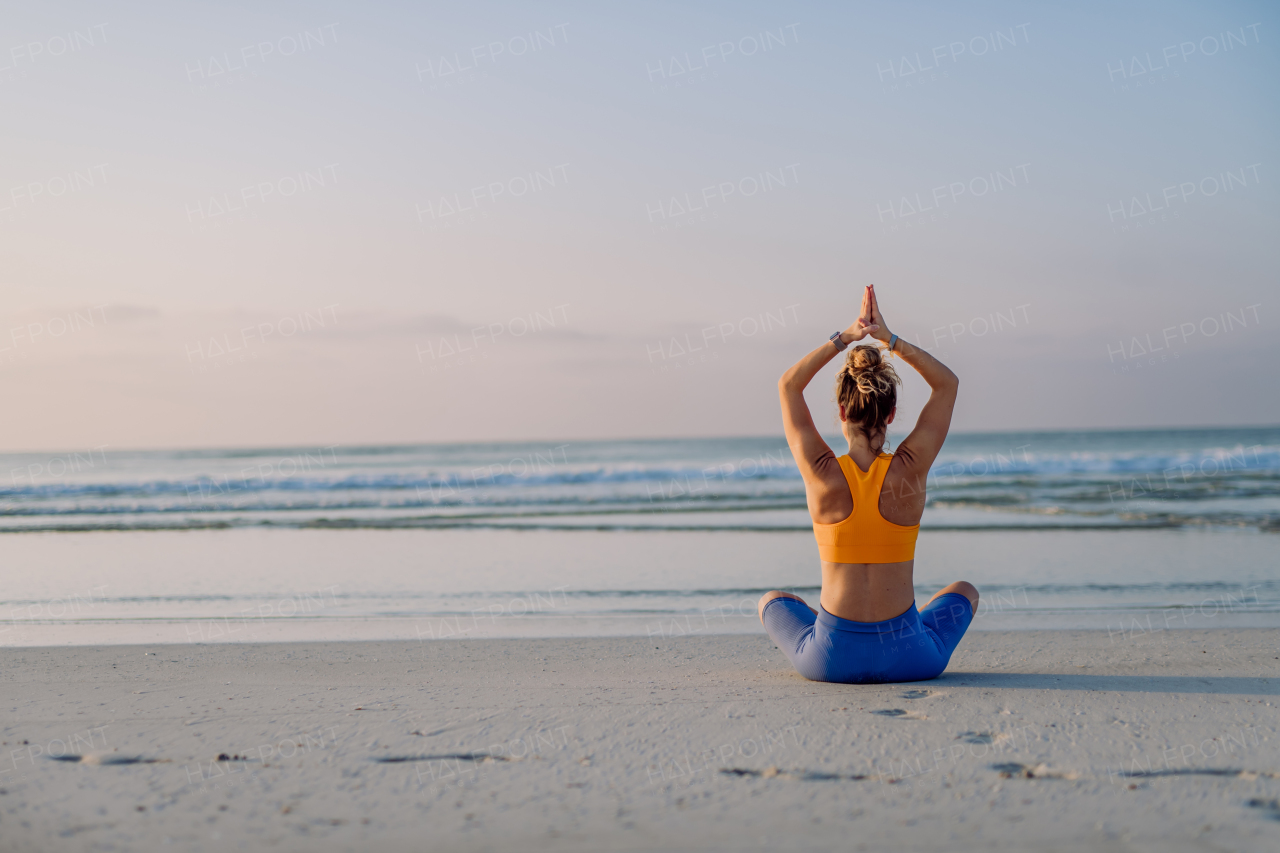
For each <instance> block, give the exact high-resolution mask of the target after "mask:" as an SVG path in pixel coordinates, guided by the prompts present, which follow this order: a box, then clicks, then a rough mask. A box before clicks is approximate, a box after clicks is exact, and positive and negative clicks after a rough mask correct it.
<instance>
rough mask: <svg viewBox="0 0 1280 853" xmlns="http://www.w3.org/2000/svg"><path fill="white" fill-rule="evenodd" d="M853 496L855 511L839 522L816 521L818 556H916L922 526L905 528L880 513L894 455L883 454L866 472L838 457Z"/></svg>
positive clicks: (890, 559) (884, 559)
mask: <svg viewBox="0 0 1280 853" xmlns="http://www.w3.org/2000/svg"><path fill="white" fill-rule="evenodd" d="M837 461H838V462H839V463H840V470H841V471H843V472H844V478H845V480H847V481H848V483H849V494H850V495H851V496H852V497H853V512H851V513H849V517H848V518H846V519H845V520H844V521H838V522H836V523H835V524H818V523H817V522H816V521H815V522H814V523H813V535H814V538H816V539H817V540H818V556H819V557H821V558H822V559H823V560H825V561H827V562H829V563H901V562H903V561H905V560H913V559H915V556H916V536H917V535H919V533H920V525H919V524H913V525H912V526H910V527H903V526H902V525H901V524H894V523H893V522H891V521H885V519H884V516H882V515H880V488H881V487H882V486H883V485H884V477H885V475H886V474H888V473H889V463H890V462H892V461H893V454H891V453H881V454H880V455H879V456H877V457H876V459H875V461H874V462H872V463H871V467H870V468H868V469H867V471H866V473H863V472H862V471H861V470H859V469H858V465H857V463H856V462H854V461H853V459H851V458H850V457H848V456H841V457H839V459H838V460H837Z"/></svg>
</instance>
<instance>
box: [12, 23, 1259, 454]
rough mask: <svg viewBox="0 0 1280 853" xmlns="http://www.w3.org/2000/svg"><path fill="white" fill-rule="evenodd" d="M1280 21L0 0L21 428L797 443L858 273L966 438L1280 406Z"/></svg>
mask: <svg viewBox="0 0 1280 853" xmlns="http://www.w3.org/2000/svg"><path fill="white" fill-rule="evenodd" d="M268 6H269V8H267V7H268ZM1277 45H1280V14H1278V13H1277V7H1276V6H1275V5H1274V4H1269V3H1261V2H1224V3H1213V4H1208V3H1199V4H1194V3H1178V2H1138V3H1126V4H1116V3H1079V4H1071V5H1070V7H1054V6H1051V5H1049V4H1044V5H1040V4H1026V3H965V4H944V3H893V4H886V3H835V2H830V3H797V2H787V3H745V2H732V3H729V2H726V3H710V2H707V3H694V4H685V3H679V4H678V3H657V2H652V3H649V2H647V3H643V4H641V3H632V4H600V3H588V2H584V3H539V4H529V3H474V4H460V3H448V4H445V3H414V4H409V3H391V2H358V3H357V2H349V3H341V2H308V3H272V4H261V3H189V2H177V3H172V4H161V5H157V4H153V3H76V2H67V3H59V4H56V6H55V5H52V4H43V3H34V2H32V3H12V4H9V5H8V6H7V9H6V15H5V17H4V20H3V21H0V103H2V104H3V110H4V114H5V116H6V121H5V122H4V123H3V127H2V128H0V150H2V151H3V156H2V157H0V253H2V254H0V388H2V389H3V399H4V401H5V403H6V405H5V417H4V418H3V419H0V450H44V449H69V448H79V447H100V446H103V445H107V446H111V447H115V448H126V447H132V448H145V447H231V446H273V445H303V444H315V445H322V446H323V445H328V444H335V443H336V444H342V445H359V444H382V443H418V442H447V441H520V440H529V439H539V440H540V439H552V440H553V439H561V438H563V439H587V438H630V437H662V436H718V435H773V434H777V433H780V431H781V421H780V416H779V413H778V404H777V394H776V388H775V383H776V380H777V378H778V376H780V375H781V374H782V372H783V371H784V370H786V368H787V367H789V366H790V365H791V364H792V363H793V362H794V361H796V360H798V359H799V358H800V357H801V356H803V355H804V354H805V353H806V352H808V351H809V350H810V349H812V348H813V347H815V346H817V345H818V344H820V343H821V342H822V341H823V340H824V339H825V338H827V337H828V336H829V335H830V334H831V333H832V332H834V331H836V330H838V329H843V328H844V327H846V326H848V325H849V324H850V323H852V322H853V321H854V320H855V319H856V318H857V313H858V306H859V301H860V298H861V289H862V287H863V285H865V284H867V283H872V282H873V283H875V284H876V288H877V292H878V293H879V295H880V301H881V308H882V310H883V313H884V316H885V320H886V323H887V324H888V325H889V327H890V328H891V329H892V330H893V331H894V332H896V333H898V334H900V335H902V336H903V337H905V338H907V339H908V340H910V341H912V342H915V343H918V344H920V345H922V346H924V347H926V348H927V349H928V350H929V351H930V352H932V353H933V354H934V355H935V356H937V357H938V358H939V359H941V360H942V361H943V362H944V363H946V364H948V365H949V366H950V367H951V368H952V369H953V370H955V372H956V373H957V374H958V375H959V376H960V378H961V394H960V400H959V403H958V405H957V409H956V414H955V420H954V423H953V428H954V429H956V430H971V431H998V430H1025V429H1075V428H1139V427H1177V426H1204V425H1246V424H1247V425H1259V424H1275V423H1280V379H1278V378H1277V376H1278V375H1280V372H1278V371H1277V369H1276V368H1277V365H1280V348H1278V346H1277V328H1278V327H1280V315H1278V314H1277V307H1280V306H1278V305H1277V298H1276V297H1277V296H1278V295H1280V289H1278V287H1277V272H1278V269H1280V264H1278V258H1277V252H1278V251H1280V240H1277V239H1276V235H1277V233H1278V232H1280V229H1278V228H1277V225H1278V224H1280V223H1278V222H1277V218H1278V217H1277V190H1276V188H1277V175H1276V171H1275V170H1276V168H1277V163H1278V162H1280V158H1278V157H1277V145H1278V144H1280V133H1277V130H1278V129H1280V128H1277V117H1278V109H1277V108H1278V99H1277V89H1278V87H1280V62H1278V54H1277ZM836 366H837V363H836V362H833V363H832V364H831V365H830V366H829V367H828V368H827V369H826V370H825V371H824V372H823V373H821V374H820V375H819V377H818V378H817V379H816V380H815V381H814V383H813V385H812V386H811V387H810V389H809V391H808V399H809V401H810V405H811V407H812V408H813V409H814V413H815V419H816V420H817V421H818V423H819V426H820V427H822V428H824V429H831V430H832V431H833V432H834V431H835V430H834V425H835V415H834V407H833V404H832V402H831V398H832V389H831V382H832V378H833V376H834V372H835V369H836ZM901 367H902V372H903V374H904V379H905V387H904V392H903V397H902V411H901V412H900V413H899V422H900V423H909V422H910V421H911V420H913V419H914V417H915V414H916V413H917V412H918V410H919V407H920V406H921V405H922V404H923V402H924V400H925V399H926V398H927V387H926V386H925V385H924V383H923V382H922V381H921V380H920V379H919V378H918V377H917V376H915V375H913V372H912V371H911V369H910V368H909V367H907V366H905V365H901Z"/></svg>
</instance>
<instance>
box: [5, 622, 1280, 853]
mask: <svg viewBox="0 0 1280 853" xmlns="http://www.w3.org/2000/svg"><path fill="white" fill-rule="evenodd" d="M0 661H3V668H2V671H3V684H4V687H3V701H2V702H0V714H2V715H3V717H2V719H0V741H3V744H2V745H0V789H2V793H0V849H3V850H5V851H28V850H30V851H35V850H41V851H48V850H84V851H88V850H109V849H114V850H161V849H177V850H208V851H213V850H219V851H220V850H239V849H250V850H254V849H268V848H270V849H273V850H299V851H301V850H307V851H317V850H319V851H325V850H361V851H369V850H392V851H396V850H406V851H407V850H415V851H421V850H543V849H545V850H614V849H616V850H683V849H688V850H756V849H761V850H763V849H768V850H797V849H800V850H806V849H815V850H818V849H840V850H881V849H889V848H892V849H895V850H930V851H936V850H948V851H954V850H990V849H997V850H1062V851H1067V850H1079V849H1090V850H1114V851H1122V850H1152V851H1155V850H1160V851H1182V850H1258V851H1263V850H1265V851H1274V850H1276V849H1277V848H1278V847H1280V750H1278V746H1280V739H1278V738H1277V724H1278V716H1277V707H1276V706H1277V704H1280V700H1278V699H1277V692H1278V691H1277V688H1278V686H1280V681H1277V674H1278V673H1280V648H1278V644H1277V632H1276V631H1274V630H1251V629H1241V630H1235V629H1231V630H1207V631H1202V630H1169V631H1159V632H1149V633H1144V632H1131V633H1126V634H1123V635H1117V634H1115V633H1111V634H1108V633H1107V632H1105V631H1013V632H994V631H991V632H982V633H975V634H971V635H970V636H969V637H968V638H966V640H965V642H964V643H963V644H962V645H961V647H960V649H959V650H958V652H957V653H956V655H955V657H954V658H953V660H952V664H951V668H950V670H949V671H948V672H947V673H946V674H945V675H944V676H942V677H941V678H939V679H937V680H935V681H931V682H922V683H918V684H911V685H875V686H851V685H832V684H815V683H811V682H807V681H804V680H803V679H801V678H800V677H799V676H798V675H796V674H795V673H794V672H793V671H791V669H790V668H789V666H788V665H787V664H786V662H785V660H784V659H783V657H782V655H781V654H780V653H779V652H778V651H777V650H776V649H774V648H773V647H772V645H771V644H770V643H769V641H768V640H767V639H766V638H765V637H763V636H759V635H756V636H701V637H686V638H681V639H673V640H645V639H642V638H633V639H626V638H608V639H538V640H529V639H524V640H502V639H492V640H458V641H428V642H385V643H358V642H341V643H296V644H290V643H281V644H254V645H249V644H243V645H237V644H222V645H194V644H188V645H157V646H111V647H105V648H87V647H72V648H65V647H64V648H22V649H0ZM54 756H56V757H54ZM77 756H79V758H77Z"/></svg>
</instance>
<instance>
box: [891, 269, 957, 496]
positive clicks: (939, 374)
mask: <svg viewBox="0 0 1280 853" xmlns="http://www.w3.org/2000/svg"><path fill="white" fill-rule="evenodd" d="M870 292H871V314H870V316H871V322H872V326H873V328H875V330H876V331H875V332H873V333H872V337H874V338H875V339H876V340H878V341H881V342H883V343H885V344H888V343H889V341H890V340H891V339H892V337H893V335H892V333H890V331H889V328H888V326H887V325H885V322H884V317H883V316H881V314H880V306H879V304H877V302H876V291H875V285H872V286H871V288H870ZM893 351H894V353H896V354H897V355H900V356H902V360H903V361H905V362H906V363H907V364H909V365H911V366H912V367H914V368H915V369H916V372H917V373H919V374H920V375H921V376H922V377H924V381H925V382H928V383H929V387H930V388H931V389H933V392H932V393H931V394H930V395H929V402H927V403H925V404H924V409H922V410H921V412H920V417H919V418H917V419H916V428H915V429H913V430H912V431H911V434H910V435H909V436H907V437H906V438H905V439H903V441H902V442H901V443H900V444H899V445H898V450H897V453H896V454H895V455H896V456H901V457H902V459H903V461H904V462H905V463H906V464H907V466H908V471H909V472H910V473H911V474H915V475H917V476H918V477H919V478H921V481H922V482H923V478H924V477H926V476H928V473H929V468H930V467H932V465H933V460H935V459H937V458H938V453H939V452H940V451H941V450H942V443H943V442H944V441H946V440H947V431H948V430H950V429H951V412H952V410H953V409H954V408H955V405H956V392H957V391H958V389H959V388H960V379H959V378H958V377H957V376H956V375H955V374H954V373H952V372H951V370H950V369H949V368H948V367H947V366H946V365H945V364H943V363H942V362H940V361H938V360H937V359H936V358H934V357H933V356H931V355H929V353H927V352H925V351H924V350H922V349H920V348H919V347H917V346H914V345H913V344H909V343H907V342H906V341H904V340H903V339H902V338H898V340H897V342H896V343H895V344H894V347H893ZM923 492H924V490H923V489H921V490H920V493H921V494H922V495H923Z"/></svg>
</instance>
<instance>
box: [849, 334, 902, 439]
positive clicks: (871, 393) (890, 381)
mask: <svg viewBox="0 0 1280 853" xmlns="http://www.w3.org/2000/svg"><path fill="white" fill-rule="evenodd" d="M901 384H902V380H901V379H900V378H898V373H897V371H895V370H894V369H893V365H892V364H889V362H887V361H885V360H884V358H883V357H882V356H881V355H880V349H879V348H878V347H873V346H867V345H865V344H864V345H863V346H859V347H854V348H853V349H851V350H849V353H848V355H846V356H845V363H844V367H842V368H840V372H839V373H837V374H836V402H837V403H839V404H840V406H841V407H842V408H843V409H844V416H845V419H846V420H848V421H849V423H851V424H853V425H854V426H855V427H857V428H858V429H859V430H861V431H862V432H863V433H864V434H865V435H866V436H867V439H868V440H870V441H875V438H876V436H880V443H881V447H883V446H884V434H885V428H886V424H885V421H887V420H888V419H889V414H890V413H891V412H892V411H893V407H894V406H896V405H897V404H898V389H897V387H896V386H898V385H901Z"/></svg>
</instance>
